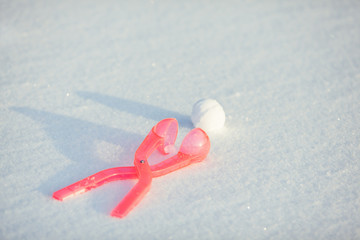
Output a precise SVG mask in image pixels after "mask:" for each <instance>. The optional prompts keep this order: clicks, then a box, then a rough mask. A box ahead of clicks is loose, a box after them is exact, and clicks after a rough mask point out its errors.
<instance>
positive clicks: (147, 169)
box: [53, 118, 210, 218]
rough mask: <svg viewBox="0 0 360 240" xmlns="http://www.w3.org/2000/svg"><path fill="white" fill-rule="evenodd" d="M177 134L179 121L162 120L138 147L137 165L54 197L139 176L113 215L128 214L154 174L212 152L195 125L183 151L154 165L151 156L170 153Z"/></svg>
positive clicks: (95, 176)
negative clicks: (150, 159)
mask: <svg viewBox="0 0 360 240" xmlns="http://www.w3.org/2000/svg"><path fill="white" fill-rule="evenodd" d="M177 133H178V122H177V121H176V119H174V118H168V119H164V120H161V121H160V122H159V123H157V124H156V125H155V126H154V127H153V128H152V129H151V131H150V132H149V134H148V135H147V136H146V138H145V139H144V141H143V142H142V143H141V145H140V146H139V148H138V149H137V150H136V152H135V160H134V166H131V167H116V168H109V169H106V170H103V171H100V172H98V173H95V174H93V175H91V176H89V177H87V178H84V179H83V180H80V181H78V182H76V183H73V184H71V185H69V186H67V187H65V188H63V189H60V190H58V191H56V192H54V194H53V198H55V199H57V200H59V201H62V200H64V199H66V198H68V197H71V196H74V195H77V194H80V193H84V192H86V191H89V190H91V189H93V188H96V187H99V186H101V185H103V184H105V183H108V182H111V181H116V180H126V179H139V181H138V182H137V183H136V185H135V186H134V187H133V188H132V189H131V190H130V191H129V193H128V194H127V195H126V196H125V197H124V198H123V199H122V201H121V202H120V203H119V204H118V205H117V206H116V207H115V208H114V209H113V211H112V212H111V216H113V217H119V218H123V217H125V216H126V215H127V214H128V213H129V212H130V211H131V210H132V209H133V208H134V207H135V206H136V205H137V204H138V203H139V202H140V201H141V199H142V198H143V197H144V196H145V195H146V193H147V192H148V191H149V190H150V185H151V181H152V178H153V177H160V176H162V175H165V174H168V173H170V172H172V171H175V170H178V169H180V168H183V167H186V166H188V165H190V164H192V163H195V162H200V161H202V160H204V159H205V158H206V156H207V155H208V153H209V151H210V139H209V137H208V135H207V134H206V133H205V132H204V131H203V130H202V129H200V128H195V129H193V130H191V131H190V132H189V133H188V134H187V135H186V137H185V138H184V140H183V142H182V144H181V146H180V151H179V152H178V153H177V154H176V155H175V156H173V157H170V158H168V159H166V160H164V161H162V162H160V163H157V164H155V165H152V166H150V165H149V163H148V158H149V156H150V155H151V153H152V152H153V151H154V150H155V149H158V151H159V152H160V153H161V154H164V155H166V154H168V151H167V150H168V149H169V148H171V147H172V146H173V145H174V143H175V140H176V136H177Z"/></svg>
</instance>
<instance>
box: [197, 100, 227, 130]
mask: <svg viewBox="0 0 360 240" xmlns="http://www.w3.org/2000/svg"><path fill="white" fill-rule="evenodd" d="M191 121H192V123H193V125H194V126H195V127H197V128H202V129H203V130H204V131H205V132H211V131H214V130H219V129H221V128H222V127H224V124H225V112H224V109H223V107H222V106H221V105H220V103H219V102H218V101H216V100H215V99H210V98H207V99H201V100H199V101H197V102H196V103H195V104H194V106H193V108H192V112H191Z"/></svg>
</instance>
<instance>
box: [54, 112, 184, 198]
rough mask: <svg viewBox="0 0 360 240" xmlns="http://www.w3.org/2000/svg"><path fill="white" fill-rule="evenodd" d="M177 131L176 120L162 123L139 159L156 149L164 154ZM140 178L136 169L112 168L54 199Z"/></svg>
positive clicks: (72, 187)
mask: <svg viewBox="0 0 360 240" xmlns="http://www.w3.org/2000/svg"><path fill="white" fill-rule="evenodd" d="M177 129H178V124H177V121H176V119H174V118H169V119H164V120H162V121H160V122H159V123H158V124H156V125H155V126H154V127H153V128H152V130H151V131H150V133H149V134H148V136H147V137H146V138H145V140H144V141H143V143H142V144H141V145H140V147H139V148H138V150H137V154H138V155H139V156H138V158H141V157H143V156H144V157H145V158H146V159H147V158H148V156H149V155H150V154H151V153H152V152H153V151H154V150H155V149H156V148H158V149H159V150H160V151H161V152H163V153H164V150H163V148H164V146H165V144H164V142H166V144H168V145H169V144H174V142H175V139H176V135H177ZM150 135H151V136H150ZM141 155H143V156H141ZM138 177H139V174H138V171H137V170H136V168H135V167H118V168H110V169H106V170H103V171H100V172H98V173H95V174H93V175H91V176H89V177H87V178H84V179H82V180H80V181H78V182H76V183H73V184H71V185H69V186H67V187H65V188H62V189H60V190H58V191H56V192H54V193H53V198H54V199H56V200H59V201H63V200H65V199H67V198H69V197H72V196H75V195H78V194H81V193H84V192H87V191H89V190H91V189H93V188H96V187H99V186H101V185H103V184H105V183H108V182H111V181H115V180H124V179H135V178H138Z"/></svg>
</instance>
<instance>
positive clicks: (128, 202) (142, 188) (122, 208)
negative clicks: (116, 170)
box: [111, 118, 178, 218]
mask: <svg viewBox="0 0 360 240" xmlns="http://www.w3.org/2000/svg"><path fill="white" fill-rule="evenodd" d="M177 129H178V124H177V121H176V119H173V118H172V119H164V120H162V121H160V122H159V123H158V124H156V126H154V127H153V128H152V129H151V131H150V133H149V134H148V135H147V136H146V138H145V140H144V141H143V142H142V143H141V145H140V146H139V148H138V149H137V150H136V153H135V160H134V165H135V168H136V169H137V173H138V177H139V181H138V183H137V184H136V185H135V186H134V187H133V188H132V189H131V190H130V192H129V193H128V194H127V195H126V196H125V197H124V198H123V200H122V201H121V202H120V203H119V204H118V205H117V206H116V207H115V208H114V210H113V211H112V212H111V216H113V217H119V218H123V217H125V216H126V215H127V214H128V213H129V212H130V211H131V210H132V209H133V208H134V207H135V206H136V205H138V204H139V202H140V201H141V199H143V198H144V196H145V195H146V194H147V193H148V192H149V190H150V186H151V182H152V173H151V168H150V166H149V163H148V157H149V156H150V154H151V153H152V152H153V151H154V150H155V149H156V148H158V149H159V148H160V150H162V151H163V153H166V151H165V147H166V146H167V145H169V144H174V142H175V139H176V135H177Z"/></svg>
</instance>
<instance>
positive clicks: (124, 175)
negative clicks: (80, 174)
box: [53, 167, 138, 201]
mask: <svg viewBox="0 0 360 240" xmlns="http://www.w3.org/2000/svg"><path fill="white" fill-rule="evenodd" d="M137 177H138V176H137V172H136V169H135V167H116V168H110V169H106V170H103V171H100V172H98V173H95V174H93V175H91V176H88V177H87V178H84V179H82V180H80V181H78V182H76V183H73V184H71V185H69V186H67V187H64V188H62V189H60V190H58V191H56V192H54V194H53V198H55V199H57V200H59V201H63V200H64V199H66V198H68V197H72V196H75V195H78V194H81V193H84V192H87V191H89V190H91V189H93V188H96V187H99V186H101V185H103V184H105V183H108V182H112V181H116V180H123V179H135V178H137Z"/></svg>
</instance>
